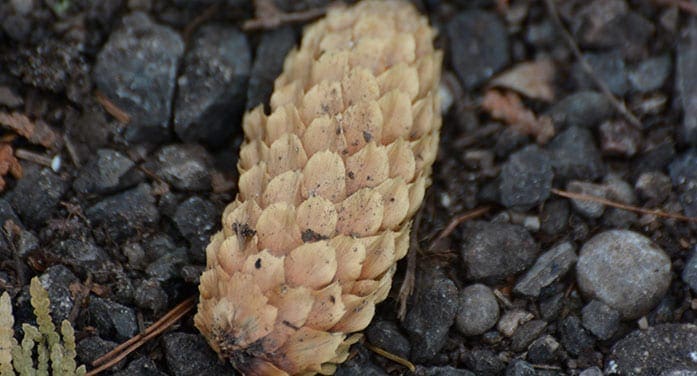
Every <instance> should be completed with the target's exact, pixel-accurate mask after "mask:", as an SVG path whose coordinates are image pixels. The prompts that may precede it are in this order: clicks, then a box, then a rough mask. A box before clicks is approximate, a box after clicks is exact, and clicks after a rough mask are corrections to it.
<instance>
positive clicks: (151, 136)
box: [94, 12, 184, 142]
mask: <svg viewBox="0 0 697 376" xmlns="http://www.w3.org/2000/svg"><path fill="white" fill-rule="evenodd" d="M121 23H122V24H121V27H120V28H119V29H117V30H116V31H114V32H113V33H112V34H111V36H110V37H109V40H108V41H107V43H106V44H105V45H104V47H103V48H102V50H101V51H100V52H99V55H98V56H97V64H96V65H95V67H94V80H95V82H96V83H97V87H98V88H99V90H101V91H102V92H103V93H104V95H105V96H106V97H107V98H109V100H111V101H112V102H114V104H116V105H117V106H118V107H119V108H121V109H122V110H124V111H125V112H126V113H128V114H129V116H130V119H131V122H130V124H129V125H128V128H127V131H126V137H127V138H128V139H129V140H131V141H134V142H140V141H148V142H161V141H164V140H166V139H167V138H169V133H170V131H169V119H170V113H171V110H172V105H171V104H172V97H173V95H174V88H175V78H176V72H177V64H178V62H179V60H180V58H181V56H182V54H183V52H184V42H183V41H182V39H181V37H180V36H179V34H178V33H177V32H176V31H174V30H172V29H170V28H169V27H166V26H162V25H158V24H156V23H155V22H153V21H152V20H151V19H150V18H149V17H148V16H147V15H145V14H144V13H140V12H136V13H133V14H130V15H128V16H126V17H124V18H123V19H122V21H121Z"/></svg>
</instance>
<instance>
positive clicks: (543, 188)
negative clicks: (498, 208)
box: [500, 145, 554, 211]
mask: <svg viewBox="0 0 697 376" xmlns="http://www.w3.org/2000/svg"><path fill="white" fill-rule="evenodd" d="M553 178H554V173H553V172H552V163H551V161H550V160H549V158H548V157H547V154H546V153H545V152H543V151H542V150H540V148H539V147H537V145H531V146H528V147H526V148H524V149H523V150H521V151H518V152H516V153H513V154H512V155H511V156H510V157H509V158H508V161H506V163H504V165H503V167H502V169H501V175H500V179H501V183H500V190H501V202H502V204H503V205H504V206H506V207H508V208H515V209H518V210H522V211H525V210H528V209H531V208H533V207H535V206H537V205H539V204H541V203H543V202H544V201H545V200H546V199H547V198H548V197H549V195H550V189H551V188H552V179H553Z"/></svg>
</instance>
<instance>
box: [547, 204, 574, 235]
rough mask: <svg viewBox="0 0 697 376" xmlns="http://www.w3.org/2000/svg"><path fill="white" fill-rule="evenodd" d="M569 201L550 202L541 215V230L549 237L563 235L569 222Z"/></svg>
mask: <svg viewBox="0 0 697 376" xmlns="http://www.w3.org/2000/svg"><path fill="white" fill-rule="evenodd" d="M569 211H570V210H569V201H568V200H549V201H547V202H546V203H545V205H544V207H543V208H542V213H541V214H540V230H542V232H543V233H544V234H547V235H553V236H555V235H558V234H561V233H563V231H564V229H566V227H567V225H568V222H569Z"/></svg>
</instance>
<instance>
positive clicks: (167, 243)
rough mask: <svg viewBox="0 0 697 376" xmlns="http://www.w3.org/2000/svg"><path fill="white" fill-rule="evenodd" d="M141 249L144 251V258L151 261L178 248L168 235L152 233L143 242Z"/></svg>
mask: <svg viewBox="0 0 697 376" xmlns="http://www.w3.org/2000/svg"><path fill="white" fill-rule="evenodd" d="M143 250H144V251H145V259H146V260H147V261H148V262H153V261H155V260H157V259H159V258H160V257H162V256H165V255H168V254H170V253H172V252H176V251H177V250H178V248H177V245H176V244H174V240H172V238H171V237H170V236H169V235H167V234H154V235H153V236H152V237H151V238H148V239H147V240H146V241H145V242H144V244H143Z"/></svg>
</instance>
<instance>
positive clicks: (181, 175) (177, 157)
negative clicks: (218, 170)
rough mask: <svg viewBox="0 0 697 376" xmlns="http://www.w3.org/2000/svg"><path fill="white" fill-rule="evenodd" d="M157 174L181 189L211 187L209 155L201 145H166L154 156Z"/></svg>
mask: <svg viewBox="0 0 697 376" xmlns="http://www.w3.org/2000/svg"><path fill="white" fill-rule="evenodd" d="M155 158H156V161H155V162H154V165H155V166H153V168H154V171H155V173H156V174H157V176H159V177H160V178H162V179H164V180H165V181H166V182H167V183H169V184H171V185H172V186H173V187H174V188H176V189H180V190H183V191H206V190H210V189H211V170H212V162H211V157H210V155H209V154H208V152H207V151H206V149H204V148H203V147H202V146H201V145H197V144H189V145H179V144H174V145H167V146H165V147H163V148H162V149H160V150H159V151H158V152H157V155H156V156H155Z"/></svg>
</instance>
